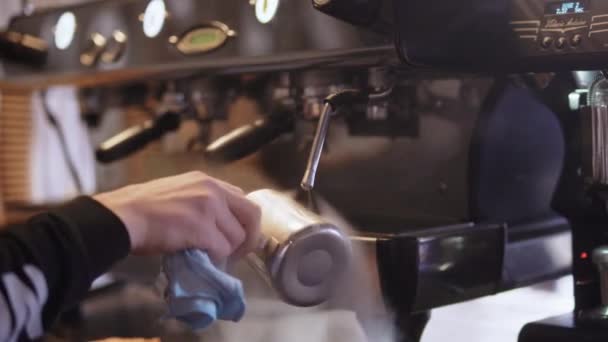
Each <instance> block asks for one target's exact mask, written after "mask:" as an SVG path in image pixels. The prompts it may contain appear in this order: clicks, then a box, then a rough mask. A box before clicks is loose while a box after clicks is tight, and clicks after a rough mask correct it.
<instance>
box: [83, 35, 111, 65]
mask: <svg viewBox="0 0 608 342" xmlns="http://www.w3.org/2000/svg"><path fill="white" fill-rule="evenodd" d="M88 44H89V45H88V46H87V48H86V49H85V50H84V52H83V53H82V54H81V55H80V63H81V64H82V65H84V66H87V67H91V66H93V65H95V64H96V63H97V60H98V59H99V56H100V55H101V53H102V52H103V50H104V49H105V48H106V45H107V40H106V38H105V37H104V36H102V35H101V34H99V33H93V34H91V37H90V38H89V43H88Z"/></svg>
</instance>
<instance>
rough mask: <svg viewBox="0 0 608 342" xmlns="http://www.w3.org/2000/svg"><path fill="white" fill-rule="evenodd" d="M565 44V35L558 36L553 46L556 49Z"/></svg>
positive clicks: (561, 47)
mask: <svg viewBox="0 0 608 342" xmlns="http://www.w3.org/2000/svg"><path fill="white" fill-rule="evenodd" d="M564 46H566V37H559V38H557V40H556V41H555V47H556V48H558V49H563V48H564Z"/></svg>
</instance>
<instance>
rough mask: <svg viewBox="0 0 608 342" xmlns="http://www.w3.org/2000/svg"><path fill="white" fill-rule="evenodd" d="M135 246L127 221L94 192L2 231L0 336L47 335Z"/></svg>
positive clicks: (30, 337) (4, 338)
mask: <svg viewBox="0 0 608 342" xmlns="http://www.w3.org/2000/svg"><path fill="white" fill-rule="evenodd" d="M129 249H130V241H129V235H128V233H127V230H126V228H125V226H124V224H123V223H122V222H121V221H120V219H119V218H118V217H117V216H116V215H114V213H112V212H111V211H110V210H109V209H107V208H105V207H104V206H103V205H101V204H99V203H98V202H96V201H95V200H93V199H92V198H89V197H81V198H78V199H76V200H74V201H72V202H70V203H68V204H66V205H64V206H62V207H60V208H58V209H56V210H53V211H51V212H48V213H45V214H41V215H37V216H35V217H33V218H31V219H30V220H29V221H27V223H25V224H21V225H14V226H11V227H8V229H6V230H1V231H0V341H11V342H12V341H23V340H26V341H28V340H34V339H38V338H40V337H41V336H42V334H43V332H44V331H45V330H47V329H48V328H49V327H50V325H51V324H52V323H53V321H54V319H55V318H56V317H57V315H58V314H59V313H60V312H61V311H62V310H64V309H66V308H69V307H70V306H72V305H74V304H76V303H77V302H78V301H79V300H80V299H82V298H83V297H84V295H85V294H86V293H87V291H88V289H89V287H90V286H91V283H92V282H93V280H94V279H95V278H97V277H98V276H100V275H101V274H102V273H104V272H106V271H107V270H108V269H109V268H110V267H111V265H112V264H114V263H115V262H116V261H118V260H120V259H122V258H124V257H125V256H126V255H127V254H128V252H129Z"/></svg>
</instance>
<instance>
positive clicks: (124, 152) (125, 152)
mask: <svg viewBox="0 0 608 342" xmlns="http://www.w3.org/2000/svg"><path fill="white" fill-rule="evenodd" d="M180 123H181V118H180V116H179V115H178V114H175V113H166V114H163V115H161V116H160V117H158V118H157V119H155V120H149V121H146V122H144V123H143V124H141V125H137V126H134V127H131V128H129V129H127V130H125V131H123V132H121V133H119V134H117V135H115V136H113V137H112V138H110V139H108V140H106V141H104V142H103V143H102V144H101V145H99V147H98V148H97V151H95V157H96V158H97V160H98V161H99V162H101V163H112V162H115V161H117V160H120V159H123V158H126V157H128V156H129V155H131V154H133V153H135V152H137V151H139V150H141V149H142V148H144V147H145V146H146V145H148V144H149V143H151V142H152V141H155V140H158V139H160V138H161V137H162V136H163V135H165V134H167V133H169V132H172V131H175V130H177V129H178V128H179V125H180Z"/></svg>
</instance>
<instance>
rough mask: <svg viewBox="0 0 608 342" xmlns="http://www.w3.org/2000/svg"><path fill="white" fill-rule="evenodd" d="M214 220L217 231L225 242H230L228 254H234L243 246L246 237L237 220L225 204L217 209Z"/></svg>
mask: <svg viewBox="0 0 608 342" xmlns="http://www.w3.org/2000/svg"><path fill="white" fill-rule="evenodd" d="M215 220H216V222H217V227H218V229H219V230H220V231H221V232H222V233H223V234H224V236H225V237H226V240H228V242H230V252H231V253H232V252H234V251H235V250H236V249H238V248H239V247H240V246H241V245H242V244H243V242H244V241H245V239H246V237H247V234H246V232H245V229H244V228H243V226H242V225H241V223H240V222H239V220H237V218H236V217H234V215H233V213H232V211H231V210H230V209H229V208H228V205H227V204H224V205H223V208H218V211H217V214H216V216H215Z"/></svg>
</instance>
